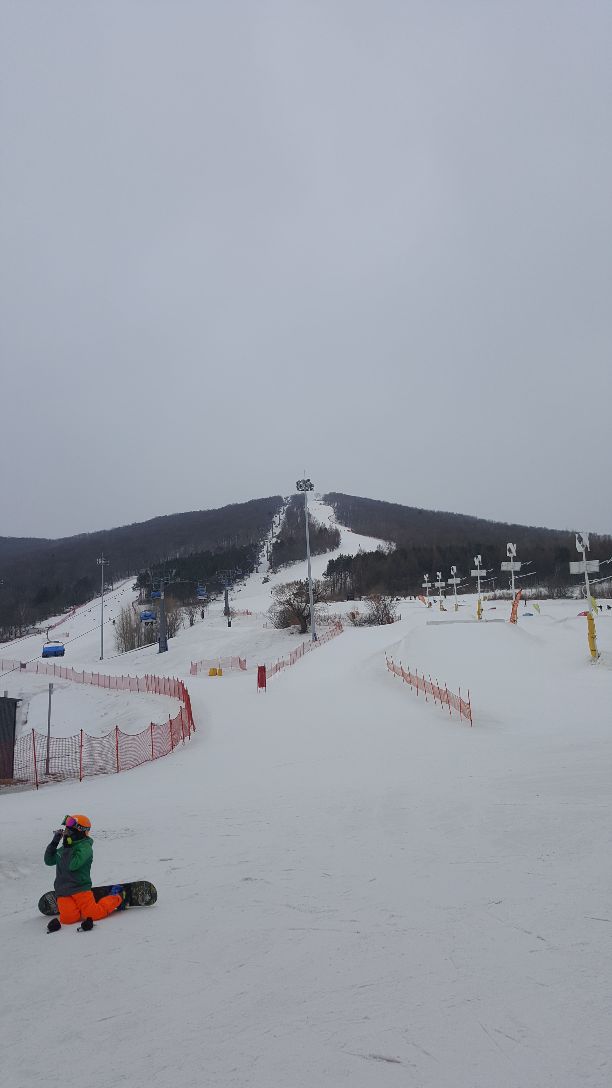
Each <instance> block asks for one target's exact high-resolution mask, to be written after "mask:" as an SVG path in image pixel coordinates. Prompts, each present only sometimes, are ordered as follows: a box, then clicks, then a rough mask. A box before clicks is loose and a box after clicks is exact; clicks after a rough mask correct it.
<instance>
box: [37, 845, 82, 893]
mask: <svg viewBox="0 0 612 1088" xmlns="http://www.w3.org/2000/svg"><path fill="white" fill-rule="evenodd" d="M92 861H93V843H92V840H91V838H90V837H89V835H88V836H86V838H84V839H77V841H76V842H75V843H74V844H73V845H72V846H58V845H57V842H56V840H55V839H53V840H52V841H51V842H50V843H49V845H48V847H47V849H46V850H45V864H46V865H56V866H57V872H56V874H55V884H54V885H53V886H54V888H55V894H56V895H75V894H76V892H87V891H89V889H90V888H91V863H92Z"/></svg>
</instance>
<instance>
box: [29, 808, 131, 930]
mask: <svg viewBox="0 0 612 1088" xmlns="http://www.w3.org/2000/svg"><path fill="white" fill-rule="evenodd" d="M90 830H91V820H89V819H88V818H87V816H81V815H76V816H65V817H64V819H63V821H62V827H60V828H58V830H57V831H54V832H53V838H52V839H51V842H50V843H49V845H48V847H47V849H46V850H45V865H55V866H57V870H56V875H55V884H54V888H55V894H56V896H57V906H58V909H59V920H58V919H57V918H52V919H51V921H50V922H49V925H48V926H47V932H48V933H54V932H55V931H56V930H58V929H61V926H62V923H63V924H64V925H73V924H74V922H82V926H81V928H82V929H85V930H88V929H91V928H92V926H93V924H94V919H95V920H96V921H98V920H99V919H100V918H106V917H107V915H109V914H112V913H113V911H115V910H120V909H122V908H123V907H124V906H125V895H124V891H123V888H122V886H121V884H115V885H113V887H112V888H111V892H112V894H111V895H106V896H105V897H104V899H100V901H99V902H96V900H95V899H94V896H93V892H92V890H91V887H92V884H91V863H92V861H93V843H92V840H91V838H90V835H89V832H90ZM60 840H63V845H62V846H60V845H59V844H60Z"/></svg>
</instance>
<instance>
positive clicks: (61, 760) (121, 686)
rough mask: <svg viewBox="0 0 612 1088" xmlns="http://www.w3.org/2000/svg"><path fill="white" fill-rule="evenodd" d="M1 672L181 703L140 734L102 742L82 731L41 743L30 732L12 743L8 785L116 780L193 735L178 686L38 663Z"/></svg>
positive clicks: (7, 665)
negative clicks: (16, 671)
mask: <svg viewBox="0 0 612 1088" xmlns="http://www.w3.org/2000/svg"><path fill="white" fill-rule="evenodd" d="M0 668H1V669H2V671H6V670H8V669H20V670H22V671H25V672H35V673H41V674H44V675H48V676H57V677H59V679H61V680H72V681H73V682H74V683H76V684H91V685H93V686H94V687H100V688H105V689H106V690H107V691H134V692H146V693H147V694H150V695H169V696H170V697H172V698H175V699H178V700H179V701H180V703H181V706H180V708H179V712H178V714H176V715H175V717H174V718H172V717H168V720H167V721H164V722H161V723H156V722H151V723H150V724H149V725H148V726H147V727H146V728H145V729H143V730H142V731H141V732H140V733H124V732H123V731H122V730H121V729H119V727H118V726H115V728H114V729H113V730H111V732H110V733H106V734H105V735H104V736H102V737H92V736H90V735H89V733H86V732H85V730H83V729H81V730H80V732H79V733H75V734H73V736H71V737H51V738H50V742H49V744H48V746H47V737H46V735H43V734H41V733H37V732H36V731H35V730H34V729H32V731H31V733H28V734H26V735H25V736H23V737H20V738H18V740H17V741H16V743H15V752H14V763H13V781H14V782H18V783H20V784H25V785H32V786H36V789H38V787H39V786H40V785H42V784H44V783H45V782H60V781H62V780H64V779H66V778H78V779H79V781H81V780H82V779H83V778H88V777H91V776H93V775H97V774H117V773H119V771H129V770H132V769H133V768H134V767H139V766H140V765H141V764H142V763H150V762H151V760H153V759H160V758H161V757H162V756H167V755H169V754H170V752H172V751H174V749H175V748H176V747H177V745H178V744H184V743H185V740H190V739H191V735H192V733H194V732H195V723H194V720H193V713H192V710H191V700H190V698H189V692H188V691H187V688H186V687H185V685H184V683H183V681H182V680H176V679H174V678H169V677H160V676H110V675H108V674H106V673H99V672H86V671H85V670H77V669H72V668H66V667H65V666H63V665H47V664H43V663H42V662H40V661H36V662H18V661H17V662H15V661H0Z"/></svg>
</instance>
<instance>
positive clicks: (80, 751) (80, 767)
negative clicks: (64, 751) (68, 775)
mask: <svg viewBox="0 0 612 1088" xmlns="http://www.w3.org/2000/svg"><path fill="white" fill-rule="evenodd" d="M82 781H83V730H82V729H81V743H80V745H79V782H82Z"/></svg>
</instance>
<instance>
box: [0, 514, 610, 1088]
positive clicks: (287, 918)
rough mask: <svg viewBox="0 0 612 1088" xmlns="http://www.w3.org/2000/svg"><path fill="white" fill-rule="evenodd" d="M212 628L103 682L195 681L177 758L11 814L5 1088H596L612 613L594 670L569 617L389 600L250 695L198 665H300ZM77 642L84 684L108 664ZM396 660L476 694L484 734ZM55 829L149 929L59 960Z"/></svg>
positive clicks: (249, 601) (31, 795)
mask: <svg viewBox="0 0 612 1088" xmlns="http://www.w3.org/2000/svg"><path fill="white" fill-rule="evenodd" d="M344 537H347V538H352V539H351V546H352V547H353V549H354V550H357V549H358V547H359V544H360V543H361V545H362V546H363V547H365V548H367V547H369V546H371V545H370V543H369V542H364V540H363V538H359V537H358V536H357V535H356V534H349V533H346V534H343V538H344ZM377 543H378V542H377ZM340 550H346V543H345V539H343V542H342V545H341V549H340ZM328 558H329V556H326V557H319V558H317V559H315V561H314V562H315V565H316V570H317V571H318V570H319V569H321V570H322V569H324V567H325V565H326V563H327V560H328ZM303 569H304V565H303V564H301V565H299V564H298V565H295V567H293V568H290V570H289V572H284V573H283V574H282V575H281V576H273V577H274V579H278V578H280V580H281V581H283V580H287V578H288V577H300V576H303ZM271 584H274V583H273V582H271V583H268V584H266V585H263V584H262V575H261V573H260V574H257V575H253V576H252V577H251V578H250V579H248V580H247V583H246V586H245V588H244V589H242V590H241V592H240V593H239V594H237V595H236V598H235V600H234V601H233V604H234V606H235V607H237V608H245V609H251V610H252V611H254V612H259V613H263V612H265V610H266V608H267V605H268V603H269V589H270V585H271ZM119 592H120V593H121V594H122V596H124V597H125V598H126V599H127V598H128V597H129V596H130V594H131V590H130V589H129V586H128V587H124V589H122V590H120V591H119ZM120 599H121V598H118V601H119V600H120ZM462 606H463V607H462V609H461V610H460V612H459V613H458V616H459V618H461V619H464V618H466V619H467V618H468V617H469V616H470V614H472V615H473V612H474V599H473V598H471V597H470V598H463V600H462ZM88 607H89V606H88ZM91 607H92V610H93V614H94V616H95V614H96V605H95V603H94V605H93V606H91ZM221 607H222V606H221V604H217V605H213V606H211V610H210V615H207V618H206V619H205V620H204V621H203V622H201V623H198V624H197V625H196V626H195V627H193V628H191V629H188V630H187V631H184V632H182V633H181V634H179V636H177V638H176V639H173V640H172V641H171V643H170V651H169V653H168V654H165V655H163V656H160V655H157V654H156V653H155V649H154V648H149V649H147V650H143V651H138V652H137V653H135V654H131V655H128V657H127V658H123V659H122V658H119V659H116V660H113V661H108V662H105V663H104V666H103V669H104V671H115V672H131V674H132V675H135V674H136V673H137V672H138V673H140V674H142V673H145V672H157V673H161V674H166V675H177V676H181V677H184V678H185V679H186V681H187V684H188V687H189V691H190V693H191V697H192V702H193V708H194V714H195V718H196V722H197V724H198V732H197V734H196V736H195V738H194V740H193V741H192V742H191V743H190V744H188V745H186V746H185V747H184V748H181V749H180V750H179V751H177V752H175V753H174V754H173V755H172V756H171V757H168V758H167V759H163V760H159V761H157V762H156V763H155V764H151V765H147V766H145V767H141V768H139V769H138V770H136V771H133V772H129V773H126V774H121V775H117V776H112V777H107V778H100V779H95V780H86V781H84V782H83V783H80V784H79V783H76V782H75V783H64V784H60V785H55V786H48V787H45V788H43V789H41V790H40V791H39V792H38V793H36V792H28V793H17V794H8V795H4V796H0V804H1V805H2V817H3V818H2V822H1V824H0V827H1V831H0V836H1V843H2V860H1V864H0V887H1V891H2V897H1V903H2V906H1V908H0V915H1V916H0V939H1V941H2V949H3V982H4V989H3V995H4V1002H3V1005H2V1011H1V1013H0V1034H1V1037H2V1039H3V1041H4V1042H5V1048H4V1056H3V1065H2V1072H3V1075H4V1077H5V1078H6V1083H7V1085H8V1084H11V1085H13V1084H14V1085H19V1086H20V1088H30V1086H34V1085H39V1084H44V1085H45V1086H46V1088H56V1086H57V1088H60V1086H61V1088H67V1086H71V1085H73V1084H74V1085H76V1084H77V1083H78V1084H81V1083H82V1084H86V1085H88V1086H89V1088H107V1086H108V1085H109V1084H114V1085H116V1084H125V1085H126V1086H128V1085H129V1086H130V1088H145V1086H146V1088H166V1086H168V1085H175V1084H180V1085H181V1086H182V1088H192V1086H193V1088H195V1086H200V1085H214V1086H215V1088H230V1086H231V1088H238V1086H239V1088H247V1086H248V1088H287V1086H289V1088H313V1086H317V1088H328V1086H329V1088H338V1086H340V1085H350V1086H351V1088H370V1086H376V1088H378V1086H379V1085H382V1084H386V1083H387V1082H388V1083H389V1084H398V1085H399V1084H401V1085H402V1086H404V1085H406V1086H408V1085H410V1086H418V1088H544V1086H550V1088H578V1086H580V1085H587V1084H588V1085H589V1086H590V1088H604V1086H606V1088H607V1086H608V1085H609V1084H610V1064H609V1063H610V1058H611V1054H610V1049H611V1047H610V1014H611V1011H612V1009H611V1001H610V988H609V962H610V952H611V950H612V949H611V945H612V941H611V933H612V915H611V914H610V894H611V891H612V887H611V881H610V866H609V858H610V848H611V843H610V837H611V836H610V827H611V823H610V788H609V782H610V757H611V754H612V744H611V731H612V713H611V707H612V612H610V613H606V612H604V613H603V614H602V615H601V616H600V618H599V621H598V633H599V642H600V647H601V649H602V651H603V653H602V659H601V660H600V662H599V663H598V664H597V665H595V666H593V665H591V664H590V662H589V658H588V652H587V644H586V621H585V620H584V618H582V617H581V618H578V616H577V613H578V612H579V611H580V605H579V604H577V602H575V601H572V602H542V612H541V615H539V616H537V615H535V616H531V617H526V616H523V615H520V616H519V623H518V625H517V626H516V627H513V626H510V625H509V624H507V623H503V624H494V623H487V624H477V623H476V622H475V621H474V622H473V623H456V622H454V621H455V619H456V618H457V617H456V616H455V614H454V613H451V612H449V613H447V614H441V613H439V612H437V611H436V610H435V609H434V608H431V609H426V608H425V607H423V605H421V604H420V603H419V602H401V604H400V605H399V608H400V610H401V613H402V620H401V622H399V623H397V624H394V625H393V626H390V627H387V628H374V629H352V628H348V629H347V630H346V631H345V632H344V634H342V635H341V636H340V637H339V638H336V639H333V640H332V641H331V642H329V643H328V644H327V645H325V646H322V647H321V648H320V649H318V650H316V651H315V652H313V653H311V654H309V655H307V656H306V657H305V658H304V659H303V660H301V661H299V662H298V663H297V664H296V665H295V666H294V667H293V668H291V669H287V670H285V671H284V672H282V673H281V674H280V675H278V676H276V677H274V679H273V680H272V681H271V682H270V684H269V687H268V691H267V693H266V694H257V693H256V690H255V679H254V672H253V670H251V669H249V672H247V673H238V672H236V673H232V674H229V673H226V675H225V676H223V677H222V678H221V679H218V678H217V679H210V678H208V677H207V676H198V677H189V676H188V669H189V662H190V660H192V659H193V660H198V659H200V658H207V657H210V656H214V655H217V654H218V655H226V654H230V653H238V652H240V654H241V655H243V656H246V657H247V661H248V663H249V666H251V665H255V664H257V663H259V662H260V661H261V660H262V659H263V660H274V659H275V657H276V656H281V654H283V653H285V652H286V649H287V648H290V647H293V646H295V645H297V644H298V643H299V641H300V640H299V638H296V637H295V636H292V635H289V634H287V633H284V632H277V631H274V630H273V629H269V628H264V627H263V626H262V625H263V622H264V620H263V617H262V615H258V616H250V617H249V616H244V617H242V616H236V617H235V619H234V620H233V623H232V627H231V629H228V628H227V626H226V623H225V620H224V618H223V616H222V615H221ZM333 608H334V611H335V610H336V606H333ZM508 613H509V606H508V605H507V604H500V603H498V604H497V606H496V611H495V612H494V613H489V614H488V615H489V618H493V617H495V618H504V617H505V618H507V616H508ZM98 615H99V613H98ZM89 618H90V617H88V616H86V617H84V622H85V619H87V620H89ZM439 619H443V620H447V621H448V622H445V623H444V624H442V625H437V624H436V625H433V624H428V621H431V620H439ZM39 641H40V640H39ZM78 645H79V649H78V655H79V657H78V666H79V667H94V668H95V667H97V665H96V662H97V656H99V642H96V641H95V638H94V639H93V640H92V642H91V646H90V644H89V643H88V642H87V638H86V637H85V636H84V637H83V638H82V639H80V640H79V644H78ZM75 647H76V644H75ZM276 651H278V652H277V653H276ZM38 652H40V650H38ZM385 652H389V653H390V654H391V655H392V656H393V657H394V658H395V660H398V661H399V660H402V661H403V662H404V663H405V664H407V665H410V666H411V667H412V668H418V669H419V671H424V672H425V673H426V674H427V675H429V674H431V675H432V678H434V679H439V680H440V681H441V682H446V683H448V685H449V687H453V688H454V689H455V690H457V687H458V685H459V684H461V686H462V692H463V691H464V689H467V688H468V687H469V688H470V690H471V696H472V702H473V706H474V715H475V722H474V728H472V729H470V727H469V725H467V724H466V723H465V722H460V721H459V720H458V718H457V717H456V716H455V717H453V718H450V717H449V715H448V713H447V712H445V711H443V710H441V709H440V708H439V707H437V706H434V705H433V704H432V703H431V702H429V703H425V701H424V700H423V698H422V697H421V696H420V697H418V698H417V696H416V694H415V693H414V692H412V691H411V690H410V689H409V688H408V687H407V686H406V685H403V684H402V683H401V681H399V680H397V679H394V678H393V677H392V676H391V675H390V674H389V673H388V672H387V670H386V668H385ZM2 654H3V656H4V657H8V656H19V653H18V652H17V649H15V650H14V651H13V650H12V649H11V648H10V647H3V651H2ZM76 655H77V651H76V648H71V649H70V653H69V654H68V652H67V656H66V659H65V663H66V664H75V663H76V661H77V656H76ZM88 655H89V656H88ZM128 658H129V662H130V664H129V666H128V665H127V660H128ZM3 681H4V686H5V687H6V686H10V685H7V678H6V677H3ZM99 694H103V693H99ZM133 698H134V699H135V698H136V697H133ZM141 698H143V697H141ZM160 702H161V700H160ZM136 705H138V704H136ZM145 718H148V711H147V714H146V715H145ZM145 724H146V722H145ZM70 811H77V812H85V813H86V814H87V815H89V816H90V818H91V819H92V822H93V826H94V838H95V851H94V852H95V858H94V876H95V879H96V881H97V882H99V883H103V882H106V881H109V880H115V879H122V878H130V877H132V878H136V877H146V878H148V879H151V880H152V881H153V882H154V883H155V884H156V886H157V888H158V890H159V901H158V903H157V905H156V906H155V907H154V908H150V909H142V910H138V909H134V910H132V911H128V912H126V913H125V914H122V915H119V916H115V917H112V918H110V919H108V920H106V921H104V922H101V923H99V924H97V925H96V926H95V928H94V930H93V932H92V933H90V934H77V933H76V930H75V928H74V927H71V928H64V929H63V930H62V931H61V932H60V933H58V934H55V935H52V936H46V934H45V921H44V920H43V918H42V917H41V916H40V915H39V914H38V913H37V911H36V901H37V899H38V897H39V895H40V894H41V893H42V891H44V890H46V889H47V888H48V887H50V886H51V884H52V877H53V873H52V871H51V870H49V869H46V868H45V866H44V865H43V864H42V853H43V851H44V847H45V845H46V844H47V842H48V841H49V839H50V837H51V832H52V830H53V828H54V827H57V826H58V824H59V822H60V821H61V819H62V817H63V816H64V814H65V813H67V812H70Z"/></svg>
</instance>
